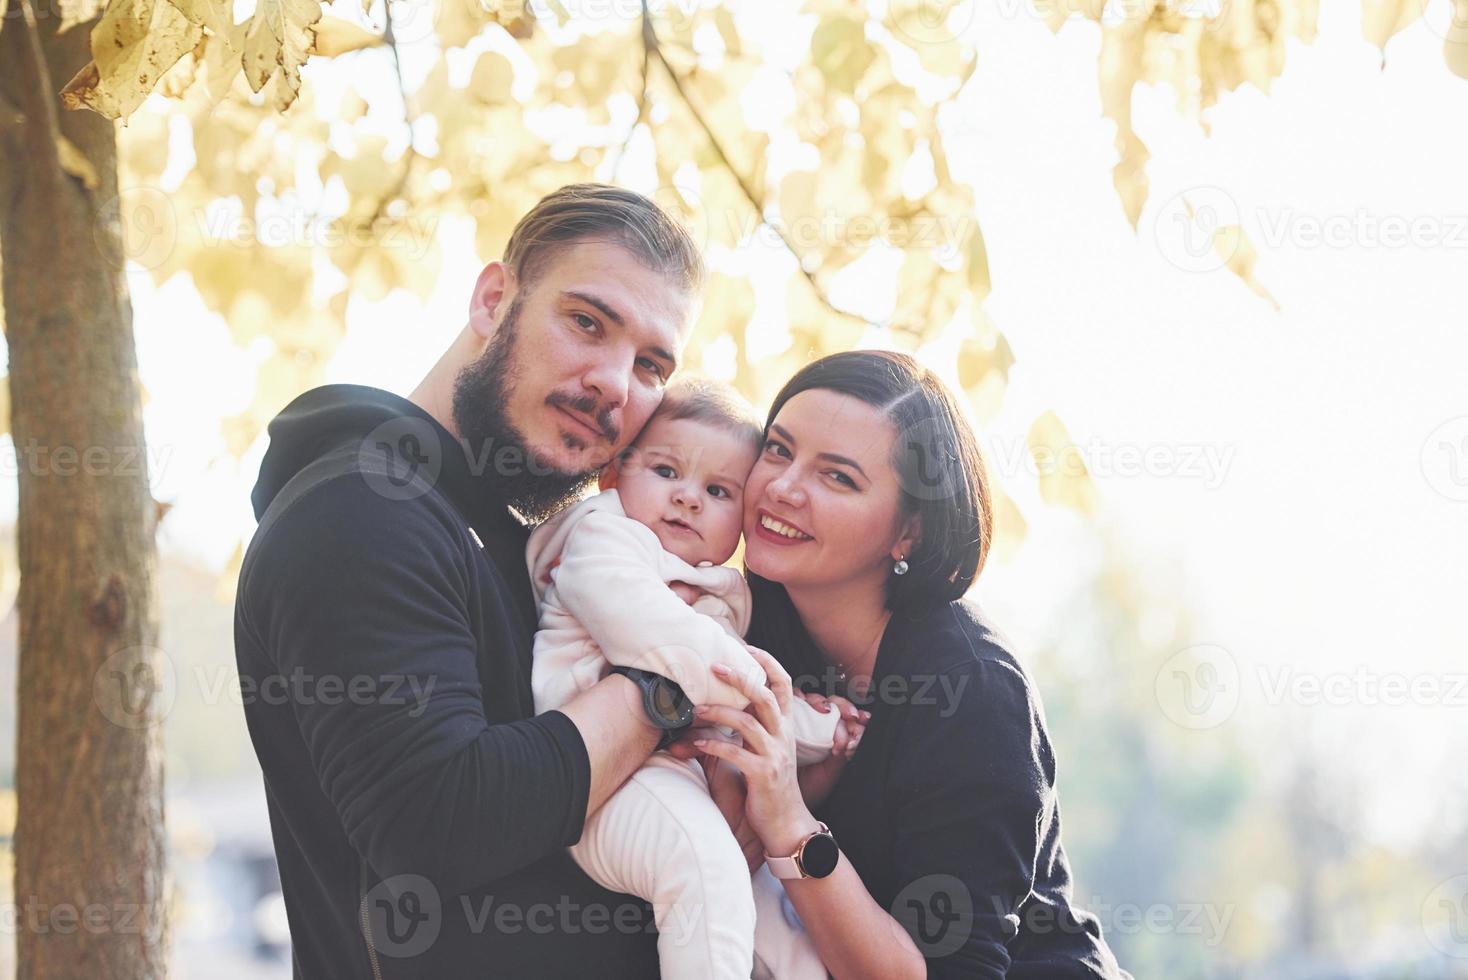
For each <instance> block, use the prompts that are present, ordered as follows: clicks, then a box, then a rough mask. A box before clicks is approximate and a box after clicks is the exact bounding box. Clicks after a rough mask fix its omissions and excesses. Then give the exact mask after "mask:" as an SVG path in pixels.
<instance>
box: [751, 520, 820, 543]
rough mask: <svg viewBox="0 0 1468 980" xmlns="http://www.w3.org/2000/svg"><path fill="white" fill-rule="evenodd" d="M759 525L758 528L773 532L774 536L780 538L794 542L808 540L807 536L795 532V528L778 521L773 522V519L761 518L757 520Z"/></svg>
mask: <svg viewBox="0 0 1468 980" xmlns="http://www.w3.org/2000/svg"><path fill="white" fill-rule="evenodd" d="M759 523H760V527H763V528H765V529H767V530H770V531H774V532H775V533H776V534H778V535H780V536H782V537H786V538H790V539H792V540H795V541H808V540H810V535H809V534H803V533H801V532H800V531H797V530H796V529H795V528H793V527H791V526H790V525H789V524H782V523H780V522H779V521H777V520H775V519H774V518H773V517H761V518H760V519H759Z"/></svg>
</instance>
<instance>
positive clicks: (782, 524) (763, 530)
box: [755, 507, 815, 544]
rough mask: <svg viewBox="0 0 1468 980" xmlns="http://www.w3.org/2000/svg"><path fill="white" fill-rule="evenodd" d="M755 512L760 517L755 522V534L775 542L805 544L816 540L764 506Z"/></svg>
mask: <svg viewBox="0 0 1468 980" xmlns="http://www.w3.org/2000/svg"><path fill="white" fill-rule="evenodd" d="M755 514H756V517H757V518H758V520H757V521H756V522H755V534H756V535H758V536H759V537H760V538H761V539H763V540H765V541H769V542H771V543H773V544H804V543H805V542H807V541H814V540H815V538H813V537H812V536H811V535H809V534H806V533H805V532H804V531H803V530H801V529H800V528H799V527H796V526H795V525H794V524H792V523H790V522H789V521H785V520H781V519H780V518H778V517H776V516H775V515H773V514H771V513H770V512H769V511H767V510H765V509H764V508H763V507H761V508H759V509H758V510H757V511H756V512H755Z"/></svg>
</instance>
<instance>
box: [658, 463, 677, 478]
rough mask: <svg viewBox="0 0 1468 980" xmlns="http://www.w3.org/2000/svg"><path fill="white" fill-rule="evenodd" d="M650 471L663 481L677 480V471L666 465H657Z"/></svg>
mask: <svg viewBox="0 0 1468 980" xmlns="http://www.w3.org/2000/svg"><path fill="white" fill-rule="evenodd" d="M652 471H653V472H654V473H656V474H657V475H658V476H660V477H662V478H663V479H665V480H676V479H677V478H678V471H677V470H675V469H673V467H671V466H669V465H668V464H667V463H659V464H657V465H656V466H654V467H653V468H652Z"/></svg>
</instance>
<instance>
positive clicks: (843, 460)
mask: <svg viewBox="0 0 1468 980" xmlns="http://www.w3.org/2000/svg"><path fill="white" fill-rule="evenodd" d="M770 430H771V431H772V432H774V433H775V434H776V435H777V436H779V437H780V438H781V439H784V440H785V441H786V442H788V443H790V444H791V445H792V446H793V445H795V437H794V436H792V435H791V434H790V433H789V432H787V431H785V429H784V428H782V427H781V426H778V425H775V424H774V423H771V425H770ZM816 458H817V459H827V460H830V461H831V462H833V463H840V464H841V465H842V466H850V467H851V468H852V469H854V470H856V471H857V472H858V473H860V474H861V475H862V479H864V480H870V479H871V477H869V476H867V471H866V470H864V469H862V468H861V464H860V463H858V462H857V461H856V460H854V459H850V458H849V457H846V456H838V455H837V454H836V453H816Z"/></svg>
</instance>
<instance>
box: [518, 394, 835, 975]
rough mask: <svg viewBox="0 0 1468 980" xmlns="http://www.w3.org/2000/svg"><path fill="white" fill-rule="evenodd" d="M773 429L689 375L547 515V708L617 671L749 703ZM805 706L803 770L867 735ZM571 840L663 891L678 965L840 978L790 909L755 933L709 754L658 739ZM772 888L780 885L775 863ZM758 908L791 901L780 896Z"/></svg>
mask: <svg viewBox="0 0 1468 980" xmlns="http://www.w3.org/2000/svg"><path fill="white" fill-rule="evenodd" d="M761 441H762V431H761V428H760V425H759V422H758V420H757V419H756V417H755V415H754V413H753V410H752V409H750V408H749V406H748V405H747V404H744V403H743V402H742V400H741V399H740V398H739V396H738V395H736V394H734V393H733V392H732V391H731V390H728V389H725V388H723V387H722V386H718V385H714V384H712V383H709V382H706V381H679V382H675V383H674V384H672V385H670V386H669V387H668V389H667V391H666V392H665V394H664V396H663V401H662V404H661V405H660V406H659V408H658V409H657V411H656V412H654V413H653V416H652V418H651V419H650V420H649V421H648V423H647V426H646V427H645V428H644V429H643V430H642V432H641V434H640V435H639V436H638V438H637V440H636V441H635V442H634V444H633V445H632V446H631V447H629V448H628V449H627V450H626V451H624V453H623V454H622V455H621V456H620V457H619V458H618V459H617V460H616V461H614V462H613V463H611V464H610V465H608V467H607V468H606V470H605V471H603V473H602V475H601V480H600V487H601V490H602V492H601V493H599V494H597V495H596V496H594V497H592V498H590V499H588V500H584V501H582V502H580V503H578V504H575V505H573V506H571V507H568V508H566V509H565V510H564V511H562V512H561V513H559V514H557V515H556V516H555V517H552V518H551V519H549V520H548V521H546V522H545V523H544V524H542V525H541V526H540V527H538V528H536V530H535V532H534V533H533V534H532V535H531V536H530V542H529V545H528V546H527V549H526V558H527V561H528V563H529V566H530V575H531V580H532V582H533V583H534V587H535V594H536V599H537V602H538V605H539V609H540V629H539V631H538V632H537V633H536V635H535V653H534V665H533V667H532V670H531V687H532V689H533V691H534V694H535V710H536V712H537V713H541V712H545V711H550V710H552V709H555V708H558V707H560V706H561V705H563V704H565V703H566V702H567V701H569V700H571V698H573V697H574V696H575V695H576V694H577V693H578V692H580V691H582V690H585V689H586V688H588V687H590V686H591V685H593V684H595V683H596V682H597V681H599V680H600V679H601V678H602V677H604V676H606V674H607V673H608V672H609V671H610V670H611V668H612V667H613V666H624V667H636V668H639V669H642V670H647V671H652V672H653V673H656V674H661V675H663V676H664V677H668V678H670V679H672V680H674V681H675V682H677V683H678V685H679V686H680V687H682V688H683V691H684V693H685V694H686V695H687V696H688V698H689V700H690V701H692V702H693V703H694V704H695V705H698V704H722V705H730V706H733V707H736V708H743V707H745V706H746V705H747V704H748V699H747V698H746V697H745V696H744V695H743V694H742V693H740V691H739V690H738V689H737V688H735V687H734V686H732V685H730V684H728V683H725V682H724V681H721V680H720V679H719V678H718V677H717V676H715V675H714V674H713V672H712V670H711V668H712V667H713V665H714V664H719V663H722V664H726V665H727V666H729V667H730V668H731V669H732V670H733V671H734V672H735V673H736V674H740V675H745V676H748V675H750V674H755V675H757V676H759V677H761V678H763V677H764V671H763V668H761V667H760V666H759V664H758V662H757V661H755V660H754V658H752V657H751V656H750V655H749V652H748V649H747V648H746V646H745V644H744V641H743V639H742V637H743V635H744V632H745V630H746V629H748V627H749V614H750V597H749V590H748V587H747V586H746V585H745V582H744V578H743V576H742V575H740V573H739V572H738V571H737V570H735V569H733V568H728V567H725V566H724V564H723V563H724V562H726V561H728V560H729V558H730V557H731V556H732V555H733V554H734V550H735V548H736V547H737V546H738V544H739V537H740V529H741V526H742V519H743V489H744V481H745V478H746V477H747V476H748V475H749V471H750V469H751V468H752V467H753V466H754V463H755V460H756V458H757V457H758V455H759V452H760V449H761ZM791 714H792V717H791V722H792V728H793V729H794V732H795V741H796V758H797V763H798V764H799V765H808V764H810V763H814V762H819V761H821V760H822V759H825V758H826V757H827V756H829V755H830V753H831V751H832V748H833V745H836V746H839V747H840V750H843V751H844V750H845V748H846V746H847V745H848V744H850V742H851V739H852V737H853V736H854V733H855V725H854V724H853V723H851V722H848V721H847V719H846V718H844V717H842V713H841V712H840V711H831V712H829V713H822V712H820V711H817V710H816V708H814V707H812V705H811V704H809V703H807V702H806V701H804V700H802V699H801V698H796V699H795V700H794V701H793V703H792V706H791ZM848 726H850V727H848ZM838 727H839V731H838ZM723 734H724V735H725V737H729V738H737V737H738V736H737V735H734V734H733V733H732V732H728V731H727V730H725V731H724V732H723ZM570 851H571V854H572V856H573V858H574V859H575V860H576V862H577V863H578V864H579V865H580V866H581V867H582V868H583V869H584V870H585V871H586V873H587V874H588V875H590V876H591V878H592V879H594V880H595V881H596V882H598V883H599V884H601V885H602V886H604V887H606V888H610V889H612V890H613V891H618V892H625V893H628V894H632V895H637V896H639V897H641V898H644V899H646V900H647V901H649V902H651V903H652V906H653V913H654V917H655V918H656V921H657V926H658V933H659V935H658V956H659V960H660V962H661V965H662V975H663V976H664V977H665V978H684V977H711V978H715V980H723V978H731V980H732V978H739V980H748V978H749V977H750V975H751V972H752V971H753V970H754V969H755V958H756V956H757V957H758V960H759V961H760V966H761V967H764V968H765V969H764V970H763V971H762V972H770V968H772V967H774V966H775V965H776V964H779V968H780V970H781V972H780V973H779V975H780V976H782V977H784V976H789V975H793V974H795V973H800V974H803V975H810V976H817V977H821V978H824V977H825V975H826V974H825V971H824V969H823V968H821V967H820V960H819V957H817V956H816V955H815V953H814V950H813V949H812V948H811V947H810V946H809V939H808V938H806V937H805V935H804V932H803V930H801V929H800V927H799V923H798V919H795V918H794V916H793V915H790V914H789V912H788V909H787V911H786V914H784V915H781V914H770V913H769V912H768V911H767V912H766V914H762V915H761V916H760V917H759V922H758V929H756V915H755V908H756V897H755V894H754V888H755V886H752V885H751V879H750V874H749V868H748V865H747V864H746V862H745V858H744V854H743V852H742V851H741V850H740V847H739V844H738V842H737V841H736V840H735V839H734V835H733V834H732V833H731V832H730V831H729V827H728V824H727V823H726V821H725V819H724V817H723V816H722V815H721V814H720V812H719V809H718V808H717V807H716V806H715V804H714V802H713V800H712V799H711V798H710V796H709V793H708V782H707V779H706V777H705V772H704V768H703V766H701V765H700V764H699V763H698V762H695V761H684V760H679V759H677V758H675V757H673V756H672V755H670V754H669V753H667V752H654V753H653V754H652V756H651V757H650V758H649V759H648V761H647V762H646V763H645V764H644V765H643V767H642V768H641V769H639V770H638V771H637V772H636V773H634V774H633V775H632V777H631V778H630V779H628V781H627V782H626V783H624V784H623V785H622V787H621V788H620V789H618V790H617V792H616V793H614V794H613V795H612V796H611V797H610V798H609V799H608V800H607V802H606V803H605V804H604V805H603V806H602V807H601V809H599V810H597V811H596V812H595V813H594V814H592V815H591V816H590V817H589V818H587V821H586V825H585V827H584V829H583V831H582V835H581V839H580V840H579V841H578V842H577V843H576V844H574V845H572V847H571V848H570ZM757 883H758V885H757V886H758V887H759V888H761V889H764V890H765V891H766V892H769V891H772V890H776V889H778V888H779V885H778V883H777V882H775V880H774V879H773V878H772V877H770V876H769V875H767V874H762V875H761V876H760V877H759V878H758V879H757ZM781 894H783V893H781ZM759 907H760V908H761V909H763V910H775V911H776V912H778V910H780V909H781V905H780V903H779V900H778V898H772V896H771V895H770V894H762V895H761V896H760V898H759ZM792 920H793V921H792Z"/></svg>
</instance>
